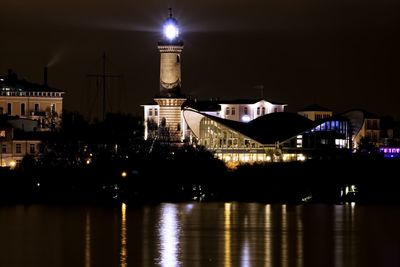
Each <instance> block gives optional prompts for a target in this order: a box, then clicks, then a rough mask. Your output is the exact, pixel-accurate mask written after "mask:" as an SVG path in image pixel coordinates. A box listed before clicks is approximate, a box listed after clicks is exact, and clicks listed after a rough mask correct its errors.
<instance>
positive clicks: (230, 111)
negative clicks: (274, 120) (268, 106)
mask: <svg viewBox="0 0 400 267" xmlns="http://www.w3.org/2000/svg"><path fill="white" fill-rule="evenodd" d="M274 112H278V108H274ZM248 113H249V109H248V108H247V107H244V108H243V114H244V115H248ZM235 114H236V109H235V108H234V107H232V108H231V109H230V108H229V107H227V108H226V109H225V115H235ZM265 114H266V113H265V107H261V108H260V107H257V115H258V116H260V115H265Z"/></svg>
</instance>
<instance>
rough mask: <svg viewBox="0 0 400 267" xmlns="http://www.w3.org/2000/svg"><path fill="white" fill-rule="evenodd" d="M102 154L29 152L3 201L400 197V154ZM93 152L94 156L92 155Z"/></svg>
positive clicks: (7, 175) (9, 178) (5, 174)
mask: <svg viewBox="0 0 400 267" xmlns="http://www.w3.org/2000/svg"><path fill="white" fill-rule="evenodd" d="M153 149H154V151H153V152H152V153H149V154H147V155H144V154H140V153H138V154H130V155H124V156H123V157H116V156H115V155H113V154H107V153H104V154H101V153H100V154H97V156H96V157H95V156H92V157H89V158H87V159H85V160H83V162H82V163H81V164H78V165H73V164H72V165H68V164H67V163H66V162H64V161H63V160H62V161H61V162H55V161H56V160H55V159H57V158H56V157H52V160H49V159H47V161H46V159H44V160H43V161H36V160H33V159H32V158H29V157H27V158H25V159H24V161H23V162H22V164H21V166H20V167H19V168H18V169H16V170H8V169H1V170H0V177H2V179H1V186H0V199H1V200H2V201H3V202H120V201H123V202H133V203H152V202H154V203H157V202H167V201H171V202H181V201H248V202H253V201H255V202H268V203H308V202H311V203H312V202H314V203H345V202H353V201H354V202H358V203H393V204H398V203H400V193H398V190H399V189H398V186H397V179H398V178H399V168H400V160H398V159H380V158H348V159H345V160H340V159H336V160H316V161H305V162H281V163H265V164H244V165H239V166H237V168H236V169H234V170H229V169H227V168H226V166H225V164H224V163H223V162H221V161H219V160H217V159H215V158H214V157H213V155H212V154H211V153H209V152H207V151H205V150H203V149H201V148H193V147H180V148H177V149H174V150H173V151H169V152H166V151H163V150H161V149H160V148H157V147H154V148H153ZM92 155H93V154H92Z"/></svg>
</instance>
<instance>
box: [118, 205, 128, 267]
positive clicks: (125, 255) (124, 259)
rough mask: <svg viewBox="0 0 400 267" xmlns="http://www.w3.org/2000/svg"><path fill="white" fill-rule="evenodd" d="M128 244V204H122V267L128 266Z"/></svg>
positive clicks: (120, 261)
mask: <svg viewBox="0 0 400 267" xmlns="http://www.w3.org/2000/svg"><path fill="white" fill-rule="evenodd" d="M127 242H128V237H127V227H126V204H125V203H122V205H121V251H120V260H119V263H120V266H121V267H126V266H128V263H127V258H128V251H127V248H126V244H127Z"/></svg>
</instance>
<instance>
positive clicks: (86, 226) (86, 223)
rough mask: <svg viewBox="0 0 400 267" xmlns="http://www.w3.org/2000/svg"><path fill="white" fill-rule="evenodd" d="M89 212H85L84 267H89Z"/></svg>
mask: <svg viewBox="0 0 400 267" xmlns="http://www.w3.org/2000/svg"><path fill="white" fill-rule="evenodd" d="M90 232H91V231H90V212H89V211H86V218H85V267H90V266H91V255H90V252H91V250H90V242H91V236H90V234H91V233H90Z"/></svg>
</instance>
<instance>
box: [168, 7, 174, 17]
mask: <svg viewBox="0 0 400 267" xmlns="http://www.w3.org/2000/svg"><path fill="white" fill-rule="evenodd" d="M168 11H169V17H170V18H171V19H172V17H173V16H172V8H168Z"/></svg>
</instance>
